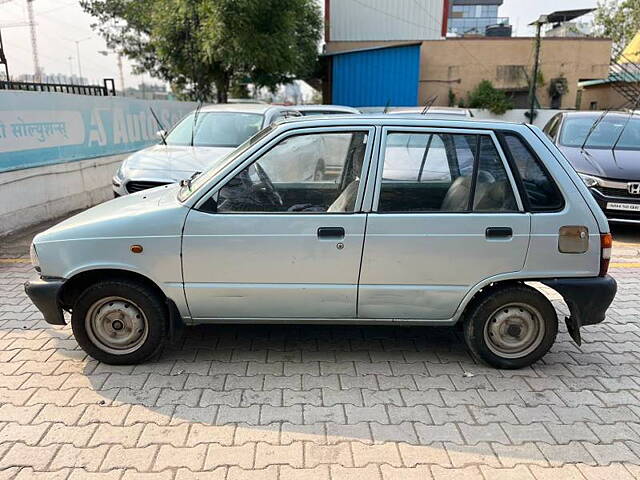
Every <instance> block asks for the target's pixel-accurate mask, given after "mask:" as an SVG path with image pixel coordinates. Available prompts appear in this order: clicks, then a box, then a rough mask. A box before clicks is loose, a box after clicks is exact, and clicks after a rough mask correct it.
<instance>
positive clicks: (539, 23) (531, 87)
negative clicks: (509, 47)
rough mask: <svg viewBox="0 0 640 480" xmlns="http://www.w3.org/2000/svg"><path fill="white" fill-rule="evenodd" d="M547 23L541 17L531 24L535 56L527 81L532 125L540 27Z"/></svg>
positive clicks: (544, 17)
mask: <svg viewBox="0 0 640 480" xmlns="http://www.w3.org/2000/svg"><path fill="white" fill-rule="evenodd" d="M545 23H547V16H546V15H541V16H540V18H539V19H538V20H536V21H535V22H533V23H531V24H530V25H535V27H536V40H535V54H534V59H533V73H532V75H531V79H530V80H529V105H530V108H529V123H531V124H532V125H533V120H534V115H535V114H536V87H537V86H538V68H539V65H540V45H541V43H542V39H541V34H542V25H544V24H545Z"/></svg>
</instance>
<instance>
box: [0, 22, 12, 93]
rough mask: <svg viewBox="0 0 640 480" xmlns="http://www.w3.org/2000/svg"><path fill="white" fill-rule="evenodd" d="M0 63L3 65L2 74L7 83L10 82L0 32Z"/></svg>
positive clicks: (0, 33)
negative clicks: (3, 73)
mask: <svg viewBox="0 0 640 480" xmlns="http://www.w3.org/2000/svg"><path fill="white" fill-rule="evenodd" d="M0 63H2V64H3V65H4V72H5V75H6V77H7V82H8V81H9V80H10V78H9V65H7V57H6V55H5V54H4V47H3V46H2V32H1V31H0Z"/></svg>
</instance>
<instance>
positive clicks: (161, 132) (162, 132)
mask: <svg viewBox="0 0 640 480" xmlns="http://www.w3.org/2000/svg"><path fill="white" fill-rule="evenodd" d="M166 136H167V131H166V130H158V131H157V132H156V137H158V138H164V137H166Z"/></svg>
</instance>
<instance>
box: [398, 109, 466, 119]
mask: <svg viewBox="0 0 640 480" xmlns="http://www.w3.org/2000/svg"><path fill="white" fill-rule="evenodd" d="M424 108H425V107H403V108H398V109H392V110H390V111H389V112H388V113H390V114H392V115H403V114H419V115H421V114H422V111H423V110H424ZM426 113H428V114H432V115H437V114H441V115H456V116H460V117H468V116H469V110H467V109H466V108H458V107H431V108H429V109H428V110H427V112H426Z"/></svg>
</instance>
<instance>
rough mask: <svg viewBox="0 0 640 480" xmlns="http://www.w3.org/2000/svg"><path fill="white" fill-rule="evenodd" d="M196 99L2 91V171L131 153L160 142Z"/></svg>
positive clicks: (0, 150) (0, 94)
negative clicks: (159, 133) (162, 132)
mask: <svg viewBox="0 0 640 480" xmlns="http://www.w3.org/2000/svg"><path fill="white" fill-rule="evenodd" d="M195 107H196V104H195V103H193V102H175V101H165V100H136V99H129V98H126V97H93V96H85V95H71V94H64V93H47V92H18V91H0V172H6V171H9V170H19V169H22V168H30V167H37V166H41V165H50V164H54V163H62V162H70V161H74V160H81V159H86V158H93V157H102V156H106V155H116V154H119V153H127V152H132V151H135V150H139V149H141V148H144V147H147V146H149V145H151V144H154V143H157V141H158V138H157V137H156V132H157V131H158V130H159V129H160V127H159V126H158V124H157V122H156V120H155V119H154V118H153V115H152V114H151V108H153V110H154V112H155V113H156V115H157V116H158V118H159V119H160V122H161V123H162V125H163V127H164V128H166V129H169V128H170V127H171V126H172V125H173V124H175V123H176V122H177V121H178V120H180V119H181V118H182V117H183V116H185V115H186V114H187V113H189V112H190V111H191V110H193V109H194V108H195Z"/></svg>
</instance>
